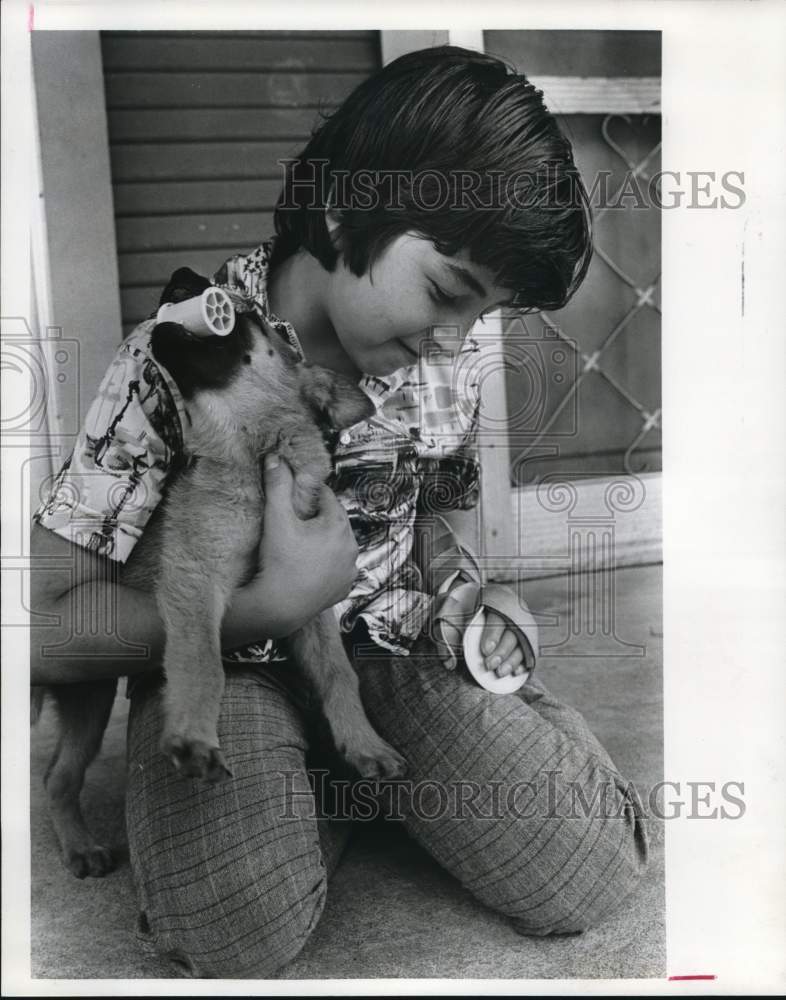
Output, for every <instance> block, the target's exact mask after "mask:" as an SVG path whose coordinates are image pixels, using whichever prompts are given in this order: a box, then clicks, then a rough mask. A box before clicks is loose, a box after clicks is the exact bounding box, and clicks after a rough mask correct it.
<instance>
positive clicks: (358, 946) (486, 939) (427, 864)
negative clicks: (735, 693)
mask: <svg viewBox="0 0 786 1000" xmlns="http://www.w3.org/2000/svg"><path fill="white" fill-rule="evenodd" d="M661 577H662V573H661V567H659V566H649V567H637V568H631V569H624V570H618V571H617V573H616V574H615V595H616V613H615V621H616V625H615V636H603V635H601V634H600V633H599V632H597V631H596V632H595V634H594V635H591V634H589V630H588V629H582V630H581V634H579V635H578V636H576V637H574V639H573V641H571V643H570V644H565V645H563V646H562V647H561V648H559V649H552V650H551V651H550V652H548V653H546V652H545V651H544V655H542V656H541V660H540V664H539V668H538V669H539V673H540V677H541V679H542V680H543V681H544V683H545V684H546V685H547V686H548V687H549V688H551V690H552V691H553V692H554V693H555V694H556V695H557V696H559V697H560V698H562V699H563V700H564V701H566V702H567V703H569V704H571V705H573V706H575V707H576V708H578V709H579V710H580V711H581V712H582V713H583V714H584V716H585V718H586V719H587V721H588V723H589V725H590V727H591V728H592V729H593V731H594V732H595V733H596V735H597V736H598V737H599V738H600V740H601V742H602V743H603V744H604V745H605V746H606V748H607V749H608V751H609V753H610V754H611V756H612V758H613V760H614V761H615V762H616V764H617V766H618V767H619V768H620V770H621V771H622V773H623V774H624V775H625V776H626V777H627V778H629V779H631V780H633V781H634V782H635V783H636V784H637V786H638V787H639V789H640V790H641V791H642V792H644V793H645V794H646V792H647V790H648V789H649V788H650V787H651V786H652V785H653V784H654V783H655V782H657V781H658V780H660V779H661V777H662V774H663V747H662V732H663V713H662V684H661V666H662V639H661V635H662V626H661ZM584 579H585V580H586V581H588V582H589V581H591V579H592V578H589V577H588V578H584ZM568 585H569V584H568V580H567V578H565V577H554V578H551V579H547V580H540V581H531V582H530V583H528V584H527V585H526V595H527V602H528V604H529V606H530V607H531V608H532V609H533V610H536V611H538V612H543V613H544V614H548V615H550V616H551V619H550V621H551V624H545V623H544V624H542V625H541V643H542V646H546V645H551V646H552V647H553V646H556V645H557V644H559V643H561V642H563V641H564V640H565V639H566V638H567V637H568V635H569V624H570V619H569V616H567V615H566V610H567V607H568ZM624 643H628V644H634V645H633V646H630V645H624ZM560 653H561V654H562V655H557V654H560ZM126 712H127V703H126V701H125V699H124V698H121V697H119V698H118V699H117V703H116V705H115V708H114V712H113V717H112V720H111V722H110V729H109V731H108V733H107V737H106V740H105V743H104V749H103V751H102V753H101V756H100V758H99V759H98V760H97V761H96V763H95V764H94V765H93V767H92V768H91V771H90V772H89V774H88V781H87V785H86V789H85V792H84V806H85V810H86V814H87V815H89V816H90V817H91V821H92V826H93V829H94V830H95V831H96V833H97V834H98V836H99V838H100V839H101V840H102V842H103V843H105V844H108V845H109V846H111V847H113V848H114V849H115V851H116V853H117V854H118V855H119V857H120V858H121V864H120V866H119V868H118V870H117V871H115V872H114V873H113V874H112V875H110V876H108V877H107V878H105V879H86V880H85V881H83V882H80V881H78V880H76V879H74V878H73V877H72V876H71V875H70V874H68V873H67V872H66V871H65V869H64V868H63V867H62V865H61V863H60V860H59V857H58V855H57V849H56V844H55V839H54V834H53V832H52V830H51V827H50V825H49V822H48V818H47V815H46V810H45V806H44V801H43V794H42V775H43V772H44V768H45V766H46V763H47V760H48V757H49V754H50V753H51V749H52V734H51V717H49V716H47V715H45V716H44V717H43V718H42V720H41V722H40V723H39V725H38V727H37V728H36V729H35V730H34V732H33V735H32V748H31V754H32V759H31V772H32V773H31V777H32V793H31V812H32V816H31V821H32V822H31V828H32V908H33V909H32V970H33V976H34V977H37V978H85V979H92V978H107V979H109V978H124V979H134V978H172V977H173V975H175V973H173V970H172V967H171V965H170V964H169V963H167V962H164V961H162V960H160V959H158V958H157V957H156V956H155V955H151V954H149V953H148V952H147V951H146V950H144V948H143V946H142V945H141V944H140V943H139V941H138V940H137V938H136V934H135V921H136V902H135V897H134V891H133V886H132V883H131V875H130V870H129V865H128V858H127V850H126V849H125V848H124V829H123V793H124V754H125V743H124V736H125V733H124V727H125V718H126ZM643 797H644V796H643ZM650 839H651V846H652V850H651V859H652V860H651V866H650V870H649V872H648V874H647V876H646V878H645V880H644V881H643V883H642V885H641V886H640V888H639V890H638V891H637V893H636V894H635V895H634V896H633V897H632V898H631V899H630V900H629V901H628V902H627V903H626V904H624V906H623V907H622V908H621V909H620V911H618V912H617V913H616V914H615V915H614V916H612V917H611V918H610V919H609V920H608V921H607V922H606V923H605V924H603V925H602V926H600V927H598V928H596V929H593V930H591V931H588V932H587V933H585V934H582V935H576V936H569V937H557V938H552V939H549V938H527V937H522V936H520V935H518V934H517V933H515V932H514V931H513V930H512V929H511V928H510V927H509V926H508V924H507V922H506V921H505V919H504V918H502V917H499V916H497V915H496V914H494V913H492V912H490V911H488V910H486V909H484V908H483V907H482V906H480V904H478V903H476V902H475V901H474V900H473V899H472V897H471V896H469V894H468V893H466V892H465V891H464V890H463V889H462V888H461V886H460V885H459V884H458V883H457V882H456V881H455V880H454V879H453V878H452V877H451V876H450V875H448V874H447V873H445V872H444V871H442V870H441V869H440V868H439V867H438V866H437V865H436V864H435V863H434V862H433V861H432V860H431V859H430V857H429V856H428V855H427V854H426V853H425V852H424V851H423V850H422V849H421V848H419V847H418V846H417V845H416V844H414V843H413V842H411V841H410V840H409V839H408V838H407V837H406V835H405V834H404V833H403V831H402V830H401V829H400V828H399V827H398V826H396V825H393V824H387V825H385V824H383V823H373V824H358V825H357V826H356V828H355V831H354V833H353V839H352V841H351V842H350V844H349V846H348V848H347V850H346V852H345V854H344V857H343V859H342V862H341V864H340V866H339V868H338V870H337V871H336V873H335V875H334V877H333V879H332V880H331V883H330V890H329V893H328V901H327V905H326V908H325V911H324V914H323V916H322V919H321V921H320V924H319V926H318V927H317V929H316V931H315V932H314V934H313V935H312V937H311V939H310V940H309V942H308V944H307V946H306V948H305V949H304V950H303V952H301V954H300V955H299V956H298V958H297V959H296V960H295V961H294V963H292V965H291V966H290V967H289V968H288V969H287V970H286V971H285V972H284V973H283V975H282V978H285V979H322V978H339V979H343V978H357V977H364V978H366V977H368V978H379V977H391V978H403V977H406V978H426V977H429V978H431V977H438V978H460V979H479V978H505V979H508V978H510V979H533V978H604V977H605V978H618V977H624V978H644V977H654V978H657V977H661V976H663V975H664V974H665V964H666V960H665V914H664V887H663V830H662V826H661V825H660V824H658V823H657V822H656V821H655V820H652V821H651V822H650Z"/></svg>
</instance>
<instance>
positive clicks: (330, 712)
mask: <svg viewBox="0 0 786 1000" xmlns="http://www.w3.org/2000/svg"><path fill="white" fill-rule="evenodd" d="M289 642H290V646H291V647H292V652H293V654H294V658H295V662H296V663H297V665H298V667H299V669H300V672H301V673H302V674H303V675H304V676H305V677H306V680H307V682H308V684H309V687H310V689H311V691H312V692H313V694H314V695H316V698H317V700H318V702H319V704H320V708H321V710H322V712H323V714H324V716H325V719H326V721H327V724H328V727H329V728H330V733H331V736H332V738H333V742H334V744H335V747H336V749H337V750H338V752H339V753H340V754H341V755H342V757H344V759H345V760H346V761H347V763H348V764H350V765H351V766H352V767H353V768H354V769H355V770H356V771H357V772H358V774H360V776H361V777H363V778H398V777H402V776H403V775H404V773H405V771H406V766H407V764H406V761H405V760H404V758H403V757H402V756H401V754H399V753H398V751H397V750H394V749H393V747H392V746H390V745H389V744H388V743H386V742H385V741H384V740H383V739H382V737H381V736H379V734H378V733H377V732H376V731H375V730H374V728H373V726H372V725H371V723H370V722H369V720H368V717H367V716H366V711H365V709H364V708H363V702H362V701H361V700H360V691H359V685H358V679H357V674H356V673H355V670H354V668H353V666H352V664H351V663H350V662H349V660H348V658H347V654H346V652H345V650H344V645H343V643H342V642H341V634H340V632H339V629H338V625H337V623H336V620H335V617H334V615H333V611H332V610H330V609H328V610H327V611H323V612H322V613H321V614H320V615H318V616H317V617H316V618H315V619H313V621H311V622H309V623H308V625H305V626H304V627H303V628H301V629H300V630H299V631H297V632H295V633H294V634H293V635H292V636H290V639H289Z"/></svg>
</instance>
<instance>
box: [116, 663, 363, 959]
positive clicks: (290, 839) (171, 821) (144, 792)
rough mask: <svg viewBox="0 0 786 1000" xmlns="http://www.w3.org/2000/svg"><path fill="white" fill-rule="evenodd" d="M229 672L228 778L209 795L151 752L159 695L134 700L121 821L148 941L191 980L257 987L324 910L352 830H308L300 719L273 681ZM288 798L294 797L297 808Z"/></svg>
mask: <svg viewBox="0 0 786 1000" xmlns="http://www.w3.org/2000/svg"><path fill="white" fill-rule="evenodd" d="M275 669H278V670H279V671H280V670H282V669H286V668H285V667H278V668H273V669H265V668H261V669H258V670H252V671H243V670H237V669H232V670H228V671H227V675H226V689H225V692H224V697H223V700H222V705H221V715H220V719H219V726H218V732H219V740H220V743H221V746H222V749H223V751H224V755H225V757H226V760H227V763H228V765H229V767H230V768H231V769H232V772H233V777H232V778H231V779H230V780H228V781H226V782H223V783H222V784H220V785H214V786H206V785H204V784H202V783H200V782H197V781H196V780H194V779H191V778H184V777H182V776H181V775H179V774H177V772H176V771H175V769H174V768H173V767H172V765H171V763H170V762H169V761H168V760H167V759H166V758H165V757H164V755H163V754H162V753H161V752H160V750H159V739H160V735H161V728H162V711H161V698H160V692H159V690H157V689H156V688H155V687H152V688H151V687H150V686H149V685H146V686H144V687H142V688H141V689H139V690H138V691H137V692H136V693H135V694H134V695H133V696H132V702H131V711H130V716H129V727H128V790H127V800H126V818H127V827H128V838H129V846H130V855H131V864H132V869H133V874H134V879H135V882H136V885H137V890H138V893H139V897H140V907H141V909H142V911H143V913H144V915H145V924H146V928H145V929H146V930H147V931H148V932H149V935H150V937H151V938H152V941H153V943H154V945H155V947H156V949H157V950H158V951H160V952H161V953H162V954H164V955H168V956H170V957H171V958H173V960H174V961H175V962H177V963H178V965H180V966H181V968H182V967H183V966H185V968H186V969H187V970H188V971H189V972H190V973H191V974H192V975H195V976H200V977H219V978H242V977H255V978H256V977H259V978H265V977H270V976H273V975H275V974H276V972H277V971H278V970H280V969H281V967H282V966H284V965H285V964H286V963H287V962H288V961H290V960H291V959H292V958H294V957H295V955H296V954H297V953H298V952H299V951H300V949H301V948H302V947H303V945H304V944H305V942H306V940H307V938H308V936H309V934H310V933H311V931H312V930H313V928H314V927H315V925H316V923H317V921H318V920H319V917H320V915H321V913H322V909H323V907H324V903H325V894H326V884H327V875H328V869H327V868H326V862H327V863H328V864H329V865H330V867H331V868H333V867H335V865H336V864H337V862H338V858H339V856H340V852H341V849H342V847H343V844H344V843H345V842H346V837H347V834H348V824H338V825H337V824H334V823H329V822H327V821H324V820H320V821H319V823H318V822H317V820H316V818H315V817H316V815H317V814H318V809H317V808H315V804H314V802H313V797H310V795H309V792H310V786H309V783H308V775H307V772H306V765H305V753H306V749H307V737H306V732H305V728H304V724H303V718H302V715H301V713H300V712H299V711H298V709H297V708H296V706H295V704H294V702H293V700H292V698H291V697H290V694H289V692H288V690H287V688H286V685H285V684H283V683H281V682H280V681H279V679H278V677H277V675H276V673H275ZM293 787H296V788H298V789H299V792H300V794H298V795H297V796H295V797H293V796H292V795H291V791H289V790H291V789H292V788H293Z"/></svg>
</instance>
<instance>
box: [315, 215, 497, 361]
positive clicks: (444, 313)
mask: <svg viewBox="0 0 786 1000" xmlns="http://www.w3.org/2000/svg"><path fill="white" fill-rule="evenodd" d="M325 291H326V296H325V301H324V306H325V309H326V311H327V315H328V318H329V320H330V322H331V324H332V326H333V328H334V330H335V331H336V336H337V338H338V340H339V342H340V344H341V347H342V348H343V350H344V351H345V352H346V354H347V355H349V357H350V358H351V360H352V362H353V363H354V364H355V366H356V367H357V368H358V370H359V371H361V372H364V373H365V374H368V375H389V374H390V373H391V372H394V371H396V369H398V368H403V367H405V366H410V365H413V364H415V363H416V362H417V360H418V354H419V349H420V346H421V344H422V343H423V342H424V341H426V340H431V341H432V343H433V341H434V340H436V341H437V342H439V341H440V340H446V339H447V338H449V340H450V341H451V342H452V344H453V346H454V349H455V346H456V339H455V338H457V337H461V338H463V337H464V336H465V335H466V334H467V333H468V332H469V330H470V329H471V328H472V325H473V324H474V323H475V321H476V320H477V319H478V318H479V316H480V314H481V313H482V312H485V311H488V310H490V309H493V308H495V307H496V306H499V305H501V304H502V303H503V302H505V301H508V300H509V299H511V298H512V296H513V292H512V291H511V289H509V288H501V287H499V286H498V285H495V284H494V281H493V278H492V275H491V273H490V272H489V271H488V270H487V269H486V268H485V267H483V266H482V265H479V264H475V263H473V262H472V261H470V259H469V256H468V255H467V254H466V253H463V252H462V253H459V254H456V255H455V256H454V257H445V256H443V255H442V254H440V253H438V252H437V250H435V249H434V246H433V245H432V243H431V242H430V240H428V239H425V238H423V237H421V236H417V235H415V234H409V233H405V234H404V235H402V236H399V237H397V238H396V239H395V240H394V241H393V242H392V243H390V244H389V245H388V247H387V248H386V250H385V251H384V252H383V253H382V254H381V255H380V257H378V258H377V260H376V261H375V262H374V264H373V267H372V268H371V269H369V270H367V271H366V273H365V274H364V275H363V276H362V277H360V278H358V277H357V276H356V275H354V274H352V272H351V271H350V270H349V268H348V267H346V265H345V264H344V263H343V261H342V260H339V263H338V264H337V266H336V269H335V271H333V272H331V273H330V274H329V276H328V278H327V287H326V289H325ZM434 327H441V328H449V329H448V330H444V329H443V330H442V331H436V335H435V333H434V331H433V328H434ZM453 331H455V332H453ZM445 346H448V344H447V343H446V345H445Z"/></svg>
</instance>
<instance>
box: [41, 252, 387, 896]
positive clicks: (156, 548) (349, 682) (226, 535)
mask: <svg viewBox="0 0 786 1000" xmlns="http://www.w3.org/2000/svg"><path fill="white" fill-rule="evenodd" d="M208 285H209V282H207V281H206V280H205V279H204V278H201V277H200V276H199V275H196V274H194V272H192V271H190V270H189V269H187V268H181V269H180V270H179V271H177V272H175V274H174V275H173V276H172V280H171V281H170V284H169V285H168V286H167V289H165V291H164V294H163V296H162V302H165V301H179V300H181V299H183V298H187V297H189V296H192V295H196V294H200V293H201V292H202V291H203V290H204V288H206V287H208ZM152 351H153V355H154V357H155V359H156V361H157V362H158V363H159V364H161V365H162V366H163V367H164V368H166V370H167V371H168V372H169V374H170V375H171V376H172V378H173V379H174V380H175V381H176V383H177V385H178V387H179V388H180V391H181V393H182V395H183V398H184V401H185V405H186V410H187V421H186V423H187V426H186V427H184V428H183V433H184V440H185V452H186V457H187V463H186V464H185V466H184V467H183V468H182V469H179V470H178V471H177V472H175V473H174V474H173V476H172V477H171V480H170V483H169V486H168V490H167V495H166V498H165V500H164V501H163V502H162V503H161V504H160V505H159V507H158V508H157V510H156V512H155V514H154V515H153V517H152V518H151V520H150V522H149V523H148V525H147V527H146V529H145V532H144V534H143V535H142V537H141V539H140V540H139V542H138V543H137V545H136V547H135V548H134V551H133V553H132V555H131V557H130V558H129V560H128V562H127V563H126V565H125V566H124V567H123V570H122V573H121V580H122V582H123V583H124V584H126V585H128V586H131V587H136V588H137V589H143V590H147V589H150V588H152V589H154V591H155V594H156V599H157V603H158V607H159V610H160V613H161V617H162V620H163V622H164V626H165V630H166V643H165V650H164V660H163V669H164V674H165V677H166V684H165V687H164V692H163V699H164V720H165V721H164V729H163V733H162V736H161V749H162V750H163V752H164V753H165V754H167V755H168V756H169V757H170V758H171V760H172V761H173V763H174V764H175V766H176V767H177V768H179V770H180V771H181V772H182V773H183V774H184V775H187V776H190V777H194V778H199V779H202V780H204V781H206V782H210V783H213V782H218V781H222V780H224V779H225V778H227V777H229V776H230V771H229V768H228V767H227V764H226V762H225V760H224V756H223V754H222V752H221V748H220V746H219V741H218V733H217V722H218V715H219V706H220V702H221V695H222V692H223V688H224V670H223V666H222V661H221V646H220V625H221V621H222V618H223V615H224V612H225V610H226V607H227V604H228V601H229V599H230V597H231V595H232V593H233V591H234V590H235V588H236V587H238V586H242V585H243V584H244V583H246V582H248V580H249V579H250V578H251V577H252V576H253V574H254V573H255V572H256V571H257V569H258V567H257V556H258V551H259V544H260V538H261V530H262V514H263V509H264V506H263V505H264V493H263V479H262V474H261V469H262V466H261V463H262V461H263V459H264V456H265V455H266V454H267V453H268V452H270V451H276V452H278V454H280V455H281V456H282V458H283V459H284V460H285V461H286V462H287V463H288V464H289V466H290V467H291V469H292V472H293V476H294V493H293V504H294V507H295V511H296V513H297V514H298V516H299V517H300V518H303V519H306V518H309V517H312V516H313V515H314V514H315V513H316V510H317V505H318V499H319V493H320V490H321V487H322V485H323V483H324V482H325V480H326V479H327V477H328V475H329V473H330V470H331V463H330V454H329V451H328V447H327V445H326V438H327V439H329V438H330V436H331V435H333V434H335V433H337V432H338V430H340V429H341V428H342V427H348V426H350V425H352V424H354V423H357V422H358V421H359V420H362V419H364V418H365V417H368V416H369V415H370V413H371V412H372V411H373V404H372V403H371V401H370V400H369V399H368V397H367V396H365V395H364V394H363V393H362V392H361V391H360V389H358V388H357V386H355V385H353V384H352V383H351V382H350V381H349V380H348V379H345V378H344V377H343V376H341V375H339V374H337V373H335V372H331V371H328V370H327V369H325V368H321V367H318V366H316V365H309V364H305V363H300V362H298V361H297V359H296V358H295V356H294V353H293V352H292V351H291V350H290V349H289V348H288V346H287V345H286V344H284V342H283V341H282V340H281V338H280V337H279V336H278V335H277V334H276V333H275V332H272V331H271V332H268V331H267V330H266V329H265V328H264V326H262V325H261V324H260V322H259V320H257V319H256V318H255V317H254V316H253V315H252V314H244V315H240V316H238V317H237V322H236V325H235V329H234V330H233V332H232V333H231V334H229V335H228V336H226V337H208V338H204V339H199V338H196V337H193V336H191V335H190V334H189V333H187V332H186V330H185V329H184V328H183V327H181V326H178V325H176V324H173V323H161V324H159V325H158V326H156V327H155V329H154V331H153V334H152ZM288 643H289V648H290V652H291V654H292V657H293V660H294V662H295V665H296V667H297V668H298V670H299V672H300V674H301V676H302V678H303V680H304V683H305V684H306V686H307V688H308V694H309V696H310V697H311V699H313V700H315V701H316V703H317V705H318V706H319V709H320V711H321V713H322V716H323V718H324V721H325V722H326V723H327V728H328V730H329V733H330V736H331V738H332V742H333V743H334V745H335V748H336V749H337V750H338V752H339V753H340V754H341V755H342V756H343V757H344V759H345V760H346V761H347V762H348V763H349V764H350V765H351V767H352V768H354V770H356V771H357V772H358V773H359V774H360V775H361V776H364V777H369V778H379V777H386V778H391V777H396V776H399V775H401V774H402V773H403V771H404V768H405V762H404V760H403V758H402V757H401V756H400V755H399V754H398V753H397V752H396V751H395V750H394V749H393V748H392V747H390V746H389V745H388V744H387V743H386V742H385V741H384V740H382V739H381V738H380V737H379V736H378V735H377V733H376V732H375V731H374V729H373V728H372V726H371V724H370V723H369V721H368V719H367V717H366V714H365V711H364V709H363V706H362V703H361V700H360V695H359V691H358V681H357V675H356V674H355V671H354V669H353V667H352V665H351V664H350V662H349V660H348V658H347V655H346V653H345V651H344V646H343V643H342V641H341V636H340V632H339V628H338V624H337V622H336V619H335V616H334V613H333V611H332V610H331V609H328V610H326V611H323V612H322V613H321V614H320V615H318V616H317V617H316V618H315V619H314V620H313V621H311V622H310V623H309V624H308V625H306V626H305V627H304V628H302V629H300V630H299V631H298V632H296V633H294V634H293V635H292V636H290V637H289V639H288ZM48 690H49V691H50V693H51V694H52V695H53V697H54V700H55V702H56V705H57V709H58V718H59V723H60V739H59V741H58V746H57V749H56V751H55V754H54V756H53V758H52V761H51V763H50V765H49V768H48V770H47V774H46V778H45V784H46V790H47V799H48V805H49V808H50V813H51V816H52V820H53V823H54V826H55V830H56V832H57V835H58V838H59V840H60V844H61V848H62V851H63V857H64V860H65V863H66V865H67V867H68V868H70V870H71V871H72V872H73V873H74V874H75V875H77V876H78V877H84V876H85V875H88V874H89V875H103V874H105V873H106V872H107V871H110V870H111V868H112V867H113V863H112V859H111V856H110V855H109V853H108V852H107V851H106V850H105V849H104V848H102V847H100V846H99V845H97V844H96V843H95V842H94V840H93V838H92V837H91V835H90V833H89V831H88V829H87V826H86V824H85V823H84V820H83V818H82V815H81V811H80V807H79V794H80V791H81V788H82V783H83V780H84V774H85V770H86V769H87V767H88V765H89V764H90V763H91V761H92V760H93V759H94V757H95V756H96V754H97V753H98V750H99V748H100V745H101V740H102V737H103V733H104V729H105V728H106V724H107V721H108V719H109V715H110V712H111V708H112V703H113V700H114V696H115V690H116V681H114V680H112V681H101V682H96V683H91V684H74V685H62V686H58V687H53V688H50V689H48ZM34 700H35V699H34ZM39 704H40V702H39Z"/></svg>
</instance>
